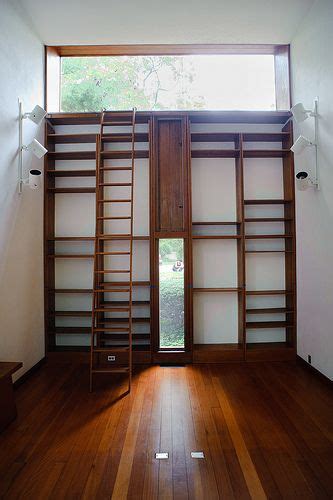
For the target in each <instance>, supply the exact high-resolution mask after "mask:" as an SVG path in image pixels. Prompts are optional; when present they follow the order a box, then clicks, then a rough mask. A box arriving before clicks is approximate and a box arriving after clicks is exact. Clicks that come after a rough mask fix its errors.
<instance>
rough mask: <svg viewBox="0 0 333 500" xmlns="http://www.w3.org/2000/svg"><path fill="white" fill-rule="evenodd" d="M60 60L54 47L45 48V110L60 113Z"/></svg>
mask: <svg viewBox="0 0 333 500" xmlns="http://www.w3.org/2000/svg"><path fill="white" fill-rule="evenodd" d="M60 66H61V59H60V55H59V52H58V50H57V48H56V47H45V109H46V110H47V111H48V112H49V113H53V112H58V111H60V75H61V72H60Z"/></svg>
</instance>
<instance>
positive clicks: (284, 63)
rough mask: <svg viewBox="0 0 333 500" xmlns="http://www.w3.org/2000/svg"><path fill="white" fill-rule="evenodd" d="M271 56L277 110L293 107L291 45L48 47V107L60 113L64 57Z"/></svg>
mask: <svg viewBox="0 0 333 500" xmlns="http://www.w3.org/2000/svg"><path fill="white" fill-rule="evenodd" d="M199 54H235V55H236V54H239V55H243V54H257V55H263V54H271V55H274V62H275V89H276V90H275V94H276V111H286V110H289V109H290V106H291V94H290V46H289V45H231V44H228V45H225V44H203V45H201V44H200V45H199V44H190V45H180V44H178V45H62V46H46V47H45V106H46V110H47V111H48V112H59V110H60V86H61V85H60V83H61V82H60V77H61V57H79V56H80V57H93V56H145V55H199Z"/></svg>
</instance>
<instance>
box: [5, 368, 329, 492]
mask: <svg viewBox="0 0 333 500" xmlns="http://www.w3.org/2000/svg"><path fill="white" fill-rule="evenodd" d="M101 377H102V376H101ZM126 383H127V382H126V380H124V381H123V382H122V379H117V380H115V379H113V381H112V382H111V377H110V376H108V377H107V378H106V379H105V378H101V380H100V381H97V383H96V387H97V389H96V391H95V392H94V393H92V394H89V392H88V366H87V365H84V364H82V365H79V364H77V365H70V364H57V365H56V364H51V363H49V364H46V365H45V366H44V367H43V368H41V369H40V370H39V371H38V372H37V373H35V374H34V375H33V376H32V378H30V379H29V380H28V381H27V382H26V383H25V384H23V385H22V386H21V387H20V388H19V389H18V390H17V391H16V397H17V404H18V411H19V417H18V419H17V421H16V422H14V423H13V424H12V425H11V426H10V427H9V428H8V429H7V430H6V431H5V432H4V433H3V434H2V435H1V436H0V445H1V446H0V497H1V498H2V497H4V498H6V500H7V499H12V498H25V499H30V498H34V499H36V498H43V499H46V498H47V499H49V498H54V499H63V498H86V499H100V498H101V499H102V498H103V499H104V498H110V497H111V496H113V498H115V499H119V498H147V499H148V498H181V499H183V498H191V499H192V498H205V499H207V500H208V499H209V500H210V499H214V498H227V499H229V498H237V499H239V498H250V497H252V498H255V499H260V498H266V497H267V498H281V497H283V498H298V497H302V498H320V499H323V498H332V496H333V478H332V474H333V442H332V439H333V428H332V419H333V393H332V390H331V388H330V387H329V386H328V385H327V384H325V382H322V381H321V380H320V379H318V378H317V377H316V376H314V375H313V374H312V373H310V372H308V371H307V370H306V369H304V368H303V367H302V366H299V365H296V364H294V363H270V364H246V365H245V364H225V365H212V366H207V365H201V366H200V365H192V366H187V367H174V368H172V367H170V368H169V367H168V368H162V367H159V366H155V367H147V368H140V369H138V370H137V371H136V374H135V376H134V385H133V390H132V393H131V394H130V395H125V396H124V395H123V393H124V391H125V390H126ZM192 451H202V452H203V453H204V458H192V457H191V452H192ZM156 452H168V454H169V455H168V456H169V458H167V459H161V460H158V459H156V458H155V453H156Z"/></svg>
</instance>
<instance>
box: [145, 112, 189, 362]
mask: <svg viewBox="0 0 333 500" xmlns="http://www.w3.org/2000/svg"><path fill="white" fill-rule="evenodd" d="M165 120H179V121H180V122H181V123H182V142H183V164H184V180H183V183H184V228H183V229H184V231H177V232H172V231H170V232H164V231H163V232H161V231H159V230H156V229H157V226H158V215H157V182H158V175H157V161H158V160H157V154H158V150H157V148H158V141H157V140H156V134H157V124H158V122H159V121H165ZM149 138H150V160H149V163H150V240H151V245H150V268H151V353H152V362H153V363H161V362H162V363H163V362H166V363H168V362H170V363H177V362H178V363H187V362H191V361H192V349H193V342H192V327H191V291H190V288H191V286H192V283H191V280H192V278H191V276H192V263H191V259H192V251H191V229H190V228H191V196H190V186H191V184H190V179H191V177H190V161H191V156H190V139H189V119H188V117H187V116H184V114H182V113H179V114H178V113H177V112H171V113H170V115H168V114H166V113H163V114H162V115H159V114H158V113H155V114H154V115H153V116H152V119H151V124H150V135H149ZM162 238H181V239H183V240H184V260H185V271H184V315H185V325H184V326H185V331H184V340H185V346H184V349H160V347H159V267H158V266H159V249H158V242H159V240H160V239H162Z"/></svg>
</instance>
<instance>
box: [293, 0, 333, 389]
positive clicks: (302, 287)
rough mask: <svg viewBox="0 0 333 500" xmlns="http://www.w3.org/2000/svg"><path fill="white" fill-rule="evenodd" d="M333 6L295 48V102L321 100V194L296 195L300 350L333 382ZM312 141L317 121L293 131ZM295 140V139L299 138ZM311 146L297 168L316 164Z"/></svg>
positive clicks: (307, 27)
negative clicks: (314, 123)
mask: <svg viewBox="0 0 333 500" xmlns="http://www.w3.org/2000/svg"><path fill="white" fill-rule="evenodd" d="M332 46H333V2H332V0H319V1H318V2H317V3H316V4H315V5H314V6H313V8H312V9H311V11H310V12H309V14H308V16H307V18H306V19H305V21H304V22H303V23H302V25H301V26H300V28H299V30H298V32H297V33H296V35H295V37H294V39H293V41H292V44H291V67H292V90H293V102H294V103H296V102H298V101H302V102H303V103H304V104H305V106H306V107H308V108H311V107H312V105H313V99H314V98H315V96H319V99H320V103H319V106H320V108H319V113H320V119H319V140H318V143H319V174H320V184H321V188H320V191H318V192H316V191H314V190H313V189H309V190H308V191H306V192H297V193H296V200H297V205H296V207H297V239H298V262H297V274H298V352H299V355H300V356H302V357H303V358H304V359H307V356H308V354H310V355H311V356H312V365H313V366H314V367H315V368H317V369H318V370H320V371H321V372H322V373H324V374H325V375H326V376H328V377H330V378H331V379H332V378H333V332H332V328H333V265H332V256H333V217H332V215H333V194H332V193H333V99H332V89H333V53H332ZM299 132H301V133H303V134H304V135H306V136H308V137H310V138H311V137H313V135H312V134H313V120H312V119H309V120H307V121H306V122H304V123H303V124H302V125H301V126H300V127H298V128H297V129H296V130H295V135H296V134H297V133H299ZM296 136H297V135H296ZM313 158H314V157H313V152H312V151H311V150H310V148H308V149H307V151H306V152H305V153H304V154H302V156H300V157H298V158H295V160H296V169H297V170H303V169H304V168H305V169H306V168H311V167H312V166H313Z"/></svg>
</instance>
